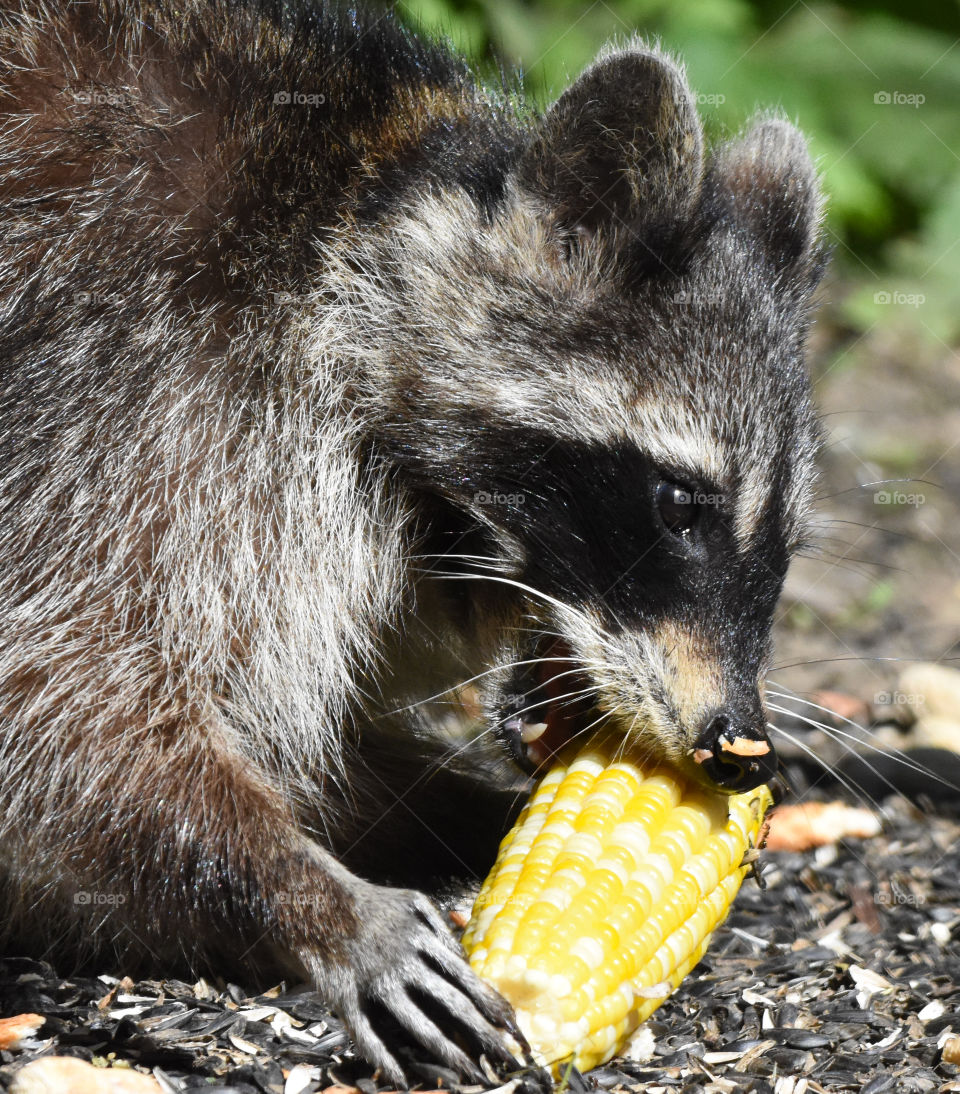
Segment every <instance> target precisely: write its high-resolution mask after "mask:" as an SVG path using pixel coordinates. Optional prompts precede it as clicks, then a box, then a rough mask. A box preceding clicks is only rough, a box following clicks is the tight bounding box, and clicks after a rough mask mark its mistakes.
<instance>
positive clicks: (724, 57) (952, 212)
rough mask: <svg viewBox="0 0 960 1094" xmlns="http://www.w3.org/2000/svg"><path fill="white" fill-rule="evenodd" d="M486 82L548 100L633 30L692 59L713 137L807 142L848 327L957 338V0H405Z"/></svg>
mask: <svg viewBox="0 0 960 1094" xmlns="http://www.w3.org/2000/svg"><path fill="white" fill-rule="evenodd" d="M398 10H399V11H400V14H401V16H402V17H403V18H404V19H405V20H406V21H407V22H408V23H410V24H411V25H414V26H417V25H421V26H424V27H427V28H429V29H431V30H434V31H439V32H441V33H444V34H447V35H448V36H449V37H450V38H451V39H452V40H453V42H454V43H455V44H456V45H457V46H458V47H459V48H460V49H463V50H464V51H465V52H466V53H467V54H468V55H470V56H471V57H472V58H473V59H474V61H475V62H476V63H477V64H478V66H479V67H480V69H481V70H483V69H485V68H486V69H487V70H495V69H496V67H497V65H498V64H502V65H504V66H505V67H510V68H513V67H515V66H520V68H521V71H522V73H523V79H524V84H525V88H526V91H527V93H528V95H529V96H530V98H531V99H532V101H533V102H535V103H537V104H540V105H542V104H545V103H546V102H549V101H550V100H551V99H552V98H554V97H556V96H557V95H558V94H559V93H560V92H561V91H562V90H563V88H564V87H565V86H566V85H567V84H568V83H569V82H570V80H571V79H572V78H573V77H574V76H576V74H577V73H578V72H579V71H580V70H581V69H582V68H583V67H584V66H585V65H586V64H588V63H589V62H590V60H591V59H592V58H593V56H594V55H595V54H596V52H597V50H598V49H599V47H600V46H601V45H602V44H603V43H604V42H605V41H607V40H609V39H610V38H615V37H617V38H621V39H623V38H624V37H626V36H628V35H630V34H632V33H634V32H639V33H640V34H641V35H642V36H643V37H645V38H648V39H657V40H659V41H660V43H661V44H662V45H663V46H664V47H665V48H666V49H668V50H670V51H671V52H674V53H676V54H678V55H679V56H680V57H682V58H683V60H684V61H685V63H686V66H687V71H688V74H689V77H690V81H691V84H692V86H693V87H694V89H695V90H696V92H697V93H698V95H699V97H700V102H701V111H702V114H703V117H704V121H705V124H706V126H707V130H708V134H709V135H710V136H711V137H713V138H716V137H719V136H723V135H726V134H729V133H731V132H735V131H736V130H737V129H739V128H741V127H742V126H743V125H744V124H745V122H746V121H747V120H748V119H749V118H750V116H751V115H752V114H753V113H754V112H755V111H756V110H758V109H761V110H767V109H775V110H778V111H780V112H781V113H783V114H784V115H786V116H787V117H789V118H790V119H792V120H793V121H795V122H796V123H797V124H798V125H799V126H800V127H801V128H802V129H803V130H804V131H805V132H806V133H807V134H808V136H809V138H810V144H811V148H812V151H813V153H814V155H815V157H816V158H817V161H818V164H819V167H820V170H821V172H822V174H823V179H824V184H825V188H826V191H827V194H828V197H829V205H828V231H829V234H830V236H831V238H832V241H833V244H834V261H835V267H836V270H837V271H839V273H840V276H841V277H842V278H845V279H846V280H848V281H849V282H850V284H851V286H852V287H851V291H850V293H849V294H848V296H847V298H846V301H845V304H844V307H843V312H842V318H843V320H844V321H845V322H847V323H849V324H850V325H851V326H852V327H853V328H854V329H855V330H864V331H865V330H868V329H870V328H872V327H873V326H874V325H876V324H878V323H881V324H893V325H897V324H909V325H911V326H914V327H916V328H917V329H918V330H920V331H921V332H923V333H924V335H925V337H929V338H931V339H939V340H941V341H948V342H951V343H954V342H956V341H958V340H960V2H958V0H914V2H911V3H908V2H906V0H886V2H883V0H877V2H874V3H869V2H863V3H850V4H846V5H843V6H841V5H837V4H832V5H831V4H825V3H818V2H810V3H808V2H806V0H794V2H786V0H776V2H774V0H758V2H755V3H749V2H747V0H595V2H593V3H584V2H582V0H403V2H402V3H401V5H400V7H399V9H398Z"/></svg>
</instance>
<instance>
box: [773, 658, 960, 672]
mask: <svg viewBox="0 0 960 1094" xmlns="http://www.w3.org/2000/svg"><path fill="white" fill-rule="evenodd" d="M923 660H925V658H923V657H879V656H877V657H870V656H867V655H866V654H850V655H847V654H843V655H842V656H840V657H810V658H808V659H807V660H805V661H789V662H787V661H784V662H783V663H782V664H779V665H773V666H772V667H771V670H770V671H771V672H782V671H783V670H784V669H796V668H803V667H804V666H805V665H832V664H834V663H836V662H839V661H859V662H860V663H861V664H863V663H866V662H868V661H891V662H893V663H894V664H898V665H900V664H911V663H914V662H920V661H923ZM942 660H943V661H957V660H960V658H957V657H944V658H942Z"/></svg>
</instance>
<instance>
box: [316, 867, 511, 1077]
mask: <svg viewBox="0 0 960 1094" xmlns="http://www.w3.org/2000/svg"><path fill="white" fill-rule="evenodd" d="M354 895H355V898H356V900H357V903H356V909H357V914H358V919H359V929H358V931H357V932H356V933H355V935H354V937H352V938H350V939H349V940H347V945H346V946H345V947H344V948H343V950H341V951H340V954H339V955H338V957H337V958H326V959H320V958H318V956H317V955H316V954H305V955H303V957H304V961H305V964H306V965H307V968H308V970H309V971H310V973H311V974H312V975H313V977H314V979H315V981H316V983H317V986H318V988H319V990H320V991H321V993H323V994H324V995H325V997H326V998H327V1000H328V1002H329V1003H330V1005H331V1006H332V1007H333V1009H334V1010H336V1011H337V1013H338V1014H339V1015H340V1017H341V1019H342V1020H343V1022H344V1023H345V1025H346V1026H347V1029H348V1030H349V1032H350V1034H351V1036H352V1037H353V1039H354V1041H355V1043H356V1046H357V1048H358V1050H359V1051H360V1052H361V1053H362V1054H363V1056H364V1057H365V1058H366V1059H367V1060H368V1061H369V1062H370V1063H371V1064H373V1065H374V1066H375V1067H377V1068H379V1069H380V1071H381V1072H382V1073H383V1075H384V1077H385V1078H386V1079H387V1080H389V1082H391V1083H392V1084H394V1085H395V1086H397V1087H398V1088H400V1089H405V1088H406V1082H407V1077H406V1075H405V1073H404V1068H403V1066H402V1065H401V1063H400V1062H399V1060H398V1058H397V1056H398V1054H400V1055H402V1056H404V1057H407V1058H409V1059H410V1060H411V1061H413V1060H417V1059H418V1058H419V1059H421V1060H423V1061H424V1062H430V1063H438V1064H443V1065H444V1066H446V1067H449V1068H451V1069H453V1070H454V1071H456V1072H457V1073H458V1074H460V1075H461V1076H463V1077H464V1078H467V1079H469V1080H470V1081H473V1082H480V1083H483V1084H484V1085H487V1082H488V1080H487V1077H486V1076H485V1075H484V1074H483V1072H482V1071H481V1069H480V1067H479V1066H478V1064H477V1061H478V1060H479V1058H480V1055H481V1054H484V1055H486V1057H487V1059H488V1060H489V1061H490V1062H491V1063H493V1064H494V1065H500V1066H502V1067H505V1068H508V1069H510V1070H516V1069H517V1068H519V1067H520V1066H522V1065H521V1064H520V1063H519V1062H518V1061H517V1060H516V1058H515V1057H514V1056H513V1054H512V1053H511V1052H510V1050H509V1049H508V1047H507V1043H506V1040H505V1038H504V1031H506V1032H507V1033H509V1034H510V1035H511V1036H512V1037H514V1038H515V1040H516V1041H517V1043H518V1044H520V1045H521V1047H525V1046H526V1042H525V1040H524V1038H523V1035H522V1033H521V1032H520V1030H519V1028H518V1027H517V1024H516V1020H515V1018H514V1015H513V1010H512V1008H511V1007H510V1004H509V1003H507V1001H506V1000H505V999H504V998H503V997H502V996H501V995H500V994H499V993H497V992H496V991H494V990H493V988H491V987H490V986H489V985H487V984H485V983H484V982H483V981H482V980H480V979H479V978H478V977H477V975H476V974H475V973H474V972H473V970H472V969H471V968H470V966H469V965H468V964H467V961H466V959H465V957H464V955H463V951H462V950H461V948H460V946H459V945H458V943H457V942H456V941H455V940H454V938H453V936H452V935H451V934H450V932H449V931H448V930H447V928H446V926H445V924H444V922H443V920H442V918H441V917H440V915H439V913H438V912H437V910H436V909H435V908H434V907H433V905H432V904H431V903H430V901H429V900H428V899H427V898H426V897H425V896H424V895H423V894H422V893H418V892H415V891H413V890H409V889H390V888H386V887H381V886H376V885H369V884H366V883H361V887H360V889H359V890H357V891H355V894H354ZM424 1050H425V1051H426V1053H427V1054H428V1055H429V1061H427V1060H426V1059H425V1058H424V1057H423V1056H422V1055H420V1054H422V1053H423V1052H424Z"/></svg>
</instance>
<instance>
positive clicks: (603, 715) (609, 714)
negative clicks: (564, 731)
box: [566, 705, 621, 744]
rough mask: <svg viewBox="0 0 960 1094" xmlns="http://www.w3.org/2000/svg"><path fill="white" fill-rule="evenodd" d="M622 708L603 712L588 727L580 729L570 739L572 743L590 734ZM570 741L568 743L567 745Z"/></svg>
mask: <svg viewBox="0 0 960 1094" xmlns="http://www.w3.org/2000/svg"><path fill="white" fill-rule="evenodd" d="M620 709H621V708H620V706H619V705H618V706H615V707H614V708H613V710H603V711H601V712H600V715H599V717H597V718H595V719H594V720H593V721H592V722H591V723H590V724H589V725H588V726H584V727H583V728H582V729H578V730H577V732H576V733H574V735H573V736H572V737H571V738H570V741H576V740H577V739H578V738H579V737H582V736H583V735H584V734H585V733H589V732H590V730H591V729H593V727H594V726H597V725H599V724H600V723H601V722H602V721H603V720H604V719H607V720H609V719H610V718H612V717H613V715H614V714H615V713H616V712H617V711H618V710H620ZM570 741H568V742H566V743H567V744H569V743H570Z"/></svg>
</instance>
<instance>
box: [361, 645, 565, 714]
mask: <svg viewBox="0 0 960 1094" xmlns="http://www.w3.org/2000/svg"><path fill="white" fill-rule="evenodd" d="M547 661H576V662H578V663H582V662H581V659H580V658H579V657H531V658H529V659H527V660H524V661H510V662H507V663H506V664H503V665H494V666H493V667H492V668H489V669H484V670H483V672H478V673H477V674H476V675H475V676H470V677H468V678H467V679H466V680H460V681H459V682H458V683H456V684H451V686H450V687H448V688H444V689H443V691H438V692H437V693H436V694H435V695H428V696H427V697H426V698H425V699H418V700H417V701H416V702H415V703H410V705H409V706H405V707H397V708H396V710H387V711H384V712H383V714H380V715H378V718H389V717H390V716H391V715H393V714H403V713H404V712H405V711H408V710H415V709H416V708H417V707H419V706H423V704H424V703H432V702H435V701H436V700H437V699H439V698H440V697H441V696H442V695H448V694H449V693H450V692H451V691H458V690H459V689H460V688H465V687H467V686H468V685H470V684H472V683H474V682H476V681H477V680H481V679H482V678H483V677H484V676H489V675H490V674H491V673H493V672H508V671H509V670H510V669H516V668H522V667H523V666H524V665H542V664H544V663H545V662H547ZM450 705H451V706H452V705H454V704H453V702H452V701H451V703H450Z"/></svg>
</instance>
